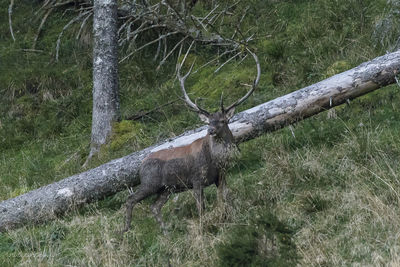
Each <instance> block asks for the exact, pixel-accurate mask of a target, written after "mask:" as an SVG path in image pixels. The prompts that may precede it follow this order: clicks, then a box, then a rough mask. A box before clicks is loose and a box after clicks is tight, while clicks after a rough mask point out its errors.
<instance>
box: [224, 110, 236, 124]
mask: <svg viewBox="0 0 400 267" xmlns="http://www.w3.org/2000/svg"><path fill="white" fill-rule="evenodd" d="M233 114H235V108H231V109H230V110H228V112H227V113H226V114H225V117H226V119H227V120H228V121H229V120H230V119H231V118H232V117H233Z"/></svg>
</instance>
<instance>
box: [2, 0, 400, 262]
mask: <svg viewBox="0 0 400 267" xmlns="http://www.w3.org/2000/svg"><path fill="white" fill-rule="evenodd" d="M385 2H386V1H383V0H381V1H376V0H375V1H372V0H371V1H357V0H351V1H348V0H335V1H332V0H319V1H311V0H310V1H272V0H271V1H255V0H254V1H250V3H251V9H250V11H251V12H249V14H250V15H249V16H248V18H247V21H245V24H246V27H247V28H248V29H250V30H252V31H254V32H257V33H258V36H259V37H260V38H259V39H258V40H257V41H256V43H255V44H254V46H255V47H257V49H258V54H259V56H260V59H261V63H262V66H263V76H262V81H261V85H260V88H259V90H258V92H257V93H256V95H255V97H252V98H251V99H249V101H248V102H247V103H246V104H245V105H244V106H243V107H241V108H242V109H245V108H247V107H250V106H252V105H255V104H258V103H261V102H264V101H266V100H268V99H273V98H275V97H277V96H280V95H283V94H285V93H288V92H291V91H293V90H295V89H298V88H301V87H303V86H305V85H308V84H311V83H314V82H316V81H319V80H321V79H323V78H325V77H328V76H330V75H333V74H335V73H337V72H341V71H343V70H346V69H348V68H351V67H353V66H356V65H357V64H359V63H360V62H363V61H365V60H368V59H370V58H373V57H375V56H378V55H380V54H383V53H384V51H385V47H380V46H378V47H374V45H373V44H374V40H373V38H372V35H373V34H372V31H373V27H374V24H375V22H376V21H378V20H379V19H380V16H381V15H382V13H383V12H384V8H385ZM7 8H8V3H7V2H6V1H3V2H1V3H0V10H2V14H3V16H0V22H1V23H0V33H1V34H0V42H1V46H0V49H1V50H0V60H1V61H0V92H1V94H2V96H3V97H2V98H1V99H0V114H1V116H0V150H1V158H0V184H1V187H0V200H2V199H7V198H10V197H14V196H16V195H18V194H21V193H24V192H26V191H28V190H31V189H34V188H37V187H39V186H41V185H45V184H47V183H50V182H52V181H55V180H58V179H61V178H63V177H67V176H69V175H71V174H73V173H77V172H79V171H81V169H80V166H81V165H82V163H83V161H84V160H85V157H86V155H87V150H88V142H89V137H90V109H91V100H90V97H91V95H90V94H91V69H90V68H91V64H90V62H91V52H90V51H91V50H90V42H88V40H90V35H91V34H90V27H89V28H87V29H86V30H85V31H84V33H83V37H81V38H80V39H79V40H78V41H74V37H75V34H76V33H77V30H78V27H76V28H73V29H71V30H70V31H69V32H67V33H66V35H65V36H64V38H63V42H62V46H61V57H60V61H59V62H58V63H57V62H54V47H55V42H56V39H57V35H58V33H59V32H60V31H61V29H62V27H63V26H64V25H65V23H66V22H68V20H69V18H70V17H69V16H71V15H72V14H70V13H69V12H67V13H65V14H64V15H63V16H61V13H54V14H52V15H50V17H49V19H48V22H47V24H46V27H45V28H44V31H43V33H42V34H41V37H40V39H39V42H38V44H37V49H40V50H42V51H43V52H42V53H28V52H23V51H21V49H23V48H30V47H31V45H32V40H33V38H34V35H35V33H36V29H37V26H38V24H39V23H40V20H39V19H38V20H37V21H36V22H35V23H30V19H29V17H32V16H33V12H34V10H35V9H37V6H35V5H33V4H31V3H30V1H20V2H19V3H18V4H16V6H15V10H14V20H13V22H14V25H13V26H14V31H15V35H16V38H17V41H16V42H15V43H14V42H13V41H12V40H11V37H10V34H9V31H8V18H7V16H6V10H7ZM199 53H201V52H199ZM147 61H148V60H146V53H145V52H144V53H143V54H142V55H140V57H137V58H133V59H132V60H131V61H130V62H128V63H127V64H125V65H123V66H121V74H120V77H121V78H120V79H121V95H122V97H121V99H122V107H123V110H122V113H123V114H124V115H125V116H128V115H130V114H133V113H135V112H138V111H140V110H142V109H143V110H149V109H151V108H153V107H154V105H155V103H159V104H161V103H165V102H166V101H169V100H173V99H175V98H176V97H177V95H178V94H179V91H178V88H177V87H176V84H174V83H173V80H172V79H171V78H170V76H168V75H169V74H170V73H169V69H170V68H169V67H168V66H167V67H166V68H164V69H163V70H162V71H160V72H158V73H155V72H154V66H153V65H152V64H151V63H146V62H147ZM171 64H173V63H171ZM245 66H246V67H245V68H243V67H241V68H237V67H236V66H235V65H234V64H233V65H230V66H227V68H225V70H224V71H223V72H221V73H220V74H219V75H216V76H215V77H213V79H209V78H208V77H209V76H210V75H212V74H211V72H212V70H211V69H205V70H204V71H203V72H201V73H200V74H198V75H197V76H196V77H194V79H192V80H191V81H189V85H191V86H190V88H191V90H192V91H194V92H196V94H198V95H200V96H201V95H205V94H206V95H209V96H211V97H210V98H209V99H208V101H207V104H208V105H210V106H212V105H214V104H215V103H216V101H217V100H218V96H219V94H220V91H219V90H215V89H212V88H219V89H220V88H222V90H225V91H227V90H228V89H231V88H233V89H234V90H233V92H229V94H230V95H232V96H233V97H235V96H237V95H240V94H241V92H240V91H239V90H238V88H239V87H238V83H239V82H237V81H238V80H239V81H242V80H241V79H242V77H245V79H246V77H248V74H249V72H250V70H251V68H252V66H251V62H249V63H248V65H245ZM247 79H249V78H247ZM210 87H211V88H210ZM397 90H398V89H397V88H396V87H395V86H391V87H388V88H385V89H382V90H379V91H378V92H375V93H372V94H369V95H367V96H364V97H362V98H360V99H357V100H355V101H353V102H352V103H351V104H350V105H345V106H341V107H338V108H336V109H335V110H334V111H331V112H329V116H328V114H327V113H322V114H320V115H318V116H315V117H313V118H310V119H308V120H306V121H303V122H300V123H298V124H297V125H295V126H294V128H293V129H292V130H293V134H294V135H295V138H294V137H293V134H292V131H291V130H290V129H288V128H286V129H282V130H280V131H278V132H275V133H272V134H268V135H265V136H263V137H260V138H258V139H256V140H253V141H250V142H247V143H246V144H243V145H241V151H242V154H241V157H240V159H239V160H238V162H237V164H236V166H235V167H234V168H233V169H232V170H231V171H230V172H229V177H228V179H229V180H228V183H229V186H230V188H231V195H230V196H231V200H230V201H229V203H228V204H227V205H226V206H223V207H219V206H217V205H216V201H215V200H216V199H215V198H216V197H215V188H213V187H210V188H207V190H206V197H207V210H206V212H205V214H204V215H203V216H202V217H201V218H199V217H198V215H197V211H196V208H195V203H194V199H193V197H192V195H191V193H190V192H186V193H182V194H180V195H179V196H178V199H177V200H176V199H174V201H172V200H171V201H169V202H168V203H167V205H166V206H165V208H164V210H163V212H164V216H165V220H166V221H167V222H168V223H169V224H170V229H171V230H170V235H168V236H163V235H161V232H160V229H159V227H158V225H157V224H156V222H155V220H154V219H153V218H152V216H151V215H150V211H149V205H148V204H149V203H150V201H144V202H143V203H141V204H139V205H138V206H137V207H136V208H135V214H134V219H133V229H132V231H130V232H129V233H128V234H127V236H126V239H125V240H124V241H120V240H117V239H116V238H115V236H114V234H113V232H114V231H115V230H116V229H119V228H120V227H121V225H122V223H123V216H124V214H123V209H121V205H122V204H123V203H124V200H125V198H126V195H127V192H122V193H120V194H117V195H116V196H114V197H110V198H108V199H106V200H104V201H101V202H99V203H95V204H92V205H88V206H86V207H84V208H82V209H80V210H76V211H71V213H70V214H69V215H68V216H66V217H65V218H63V219H59V220H56V221H53V222H49V223H48V224H45V225H40V226H28V227H25V228H23V229H19V230H16V231H12V232H10V233H6V234H1V235H0V265H1V266H15V265H31V266H32V265H34V266H35V265H40V264H41V265H43V266H47V265H48V266H63V265H78V266H87V265H90V266H99V265H100V266H124V265H128V264H131V265H146V266H147V265H155V266H159V265H167V264H168V263H170V264H172V265H173V266H200V265H211V266H215V265H219V266H235V265H236V266H242V265H244V263H249V265H250V264H252V265H253V266H257V265H267V264H270V265H271V266H279V265H281V266H287V265H294V264H296V263H299V264H301V265H304V266H309V265H338V264H343V265H347V264H355V263H359V264H361V265H378V264H388V263H392V264H396V263H397V264H398V263H399V261H400V256H399V251H398V250H399V245H398V244H399V242H398V235H399V233H400V223H399V222H400V218H399V217H400V216H399V214H400V209H399V204H400V199H399V193H398V192H399V191H400V184H399V182H398V176H399V173H400V169H399V167H398V166H399V165H398V162H399V158H400V145H399V140H398V132H399V128H400V124H399V123H398V121H399V119H400V115H399V109H400V104H399V103H400V96H399V95H398V93H397ZM171 91H172V92H173V93H171ZM225 95H227V92H225ZM196 123H198V121H197V120H196V117H195V115H194V114H191V113H190V112H188V111H187V109H185V108H184V107H183V105H182V104H181V103H176V104H174V105H171V106H168V107H166V108H164V109H162V110H161V111H160V112H158V113H155V114H152V116H151V117H150V118H147V119H145V120H143V121H139V122H133V123H132V122H127V121H124V122H122V123H120V124H118V125H116V127H115V135H114V137H113V139H112V140H111V142H110V145H109V146H107V147H105V148H104V150H103V151H102V154H101V156H100V158H99V159H98V161H96V162H95V163H93V166H94V165H96V164H99V163H101V162H105V161H108V160H109V159H111V158H115V157H118V156H122V155H125V154H127V153H129V152H131V151H134V150H136V149H140V148H142V147H145V146H147V145H149V144H151V143H153V142H156V141H158V140H162V139H164V138H166V137H169V136H174V135H175V134H178V133H180V132H182V131H183V130H184V129H187V128H191V127H193V126H194V125H195V124H196ZM175 200H176V201H175Z"/></svg>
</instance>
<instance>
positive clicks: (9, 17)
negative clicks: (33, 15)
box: [8, 0, 15, 42]
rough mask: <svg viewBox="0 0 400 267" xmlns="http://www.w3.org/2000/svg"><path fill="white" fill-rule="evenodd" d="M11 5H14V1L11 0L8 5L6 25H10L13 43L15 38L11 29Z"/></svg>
mask: <svg viewBox="0 0 400 267" xmlns="http://www.w3.org/2000/svg"><path fill="white" fill-rule="evenodd" d="M13 5H14V0H11V2H10V5H9V6H8V24H9V25H10V33H11V37H12V39H13V40H14V42H15V36H14V32H13V28H12V12H13Z"/></svg>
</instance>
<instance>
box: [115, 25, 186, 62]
mask: <svg viewBox="0 0 400 267" xmlns="http://www.w3.org/2000/svg"><path fill="white" fill-rule="evenodd" d="M177 33H179V31H174V32H169V33H166V34H163V35H161V36H160V37H158V38H157V39H154V40H153V41H150V42H148V43H147V44H144V45H142V46H141V47H139V48H137V49H135V50H134V51H132V52H131V53H129V54H128V55H127V56H125V57H124V58H123V59H121V60H120V61H119V63H122V62H124V61H125V60H126V59H128V58H130V57H131V56H132V55H133V54H135V53H136V52H137V51H139V50H142V49H143V48H145V47H146V46H149V45H151V44H154V43H155V42H158V41H159V40H160V39H163V38H165V37H168V36H170V35H173V34H177Z"/></svg>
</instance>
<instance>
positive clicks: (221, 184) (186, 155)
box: [124, 51, 261, 233]
mask: <svg viewBox="0 0 400 267" xmlns="http://www.w3.org/2000/svg"><path fill="white" fill-rule="evenodd" d="M249 52H250V53H251V54H252V55H253V57H254V59H255V61H256V64H257V77H256V79H255V80H254V83H253V86H252V89H251V90H250V91H249V92H247V94H246V95H245V96H244V97H242V98H241V99H239V100H238V101H236V102H235V103H233V104H232V105H230V106H229V107H228V108H226V109H225V108H224V106H223V103H222V98H221V110H220V111H218V112H215V113H212V114H210V113H208V112H207V111H206V110H204V109H202V108H201V107H199V106H198V105H197V104H195V103H193V102H192V101H191V100H190V98H189V96H188V95H187V93H186V90H185V86H184V82H185V79H186V78H187V77H188V75H189V74H190V71H191V69H190V70H189V72H188V73H187V74H186V75H185V76H183V77H182V76H181V75H180V67H179V68H178V78H179V81H180V85H181V89H182V92H183V95H184V98H185V102H186V103H187V104H188V106H190V107H191V108H192V109H193V110H194V111H196V112H197V113H198V114H199V117H200V119H201V120H203V121H204V122H205V123H207V124H208V133H207V135H206V136H205V137H203V138H200V139H198V140H196V141H194V142H193V143H191V144H189V145H186V146H182V147H176V148H171V149H163V150H160V151H156V152H154V153H151V154H150V155H148V156H147V157H146V158H145V159H144V160H143V162H142V165H141V166H140V169H139V176H140V185H139V187H138V188H137V189H136V191H135V192H134V193H133V194H131V195H129V197H128V200H127V203H126V209H127V214H126V224H125V228H124V232H125V231H128V230H129V227H130V224H131V219H132V209H133V207H134V205H135V204H136V203H138V202H140V201H141V200H143V199H145V198H147V197H149V196H151V195H157V196H158V197H157V200H156V201H155V202H154V204H153V205H152V207H151V210H152V211H153V213H154V215H155V217H156V219H157V221H158V222H159V223H160V224H161V227H162V229H163V230H164V233H165V226H164V222H163V221H162V217H161V208H162V206H163V205H164V204H165V202H166V201H167V200H168V197H169V195H170V194H171V193H177V192H182V191H186V190H188V189H193V191H194V196H195V199H196V205H197V208H198V210H199V213H200V215H201V214H202V211H203V209H204V196H203V188H204V187H206V186H209V185H212V184H215V185H216V186H218V198H219V199H221V200H225V198H226V182H225V171H226V169H227V168H228V167H229V165H230V164H231V162H232V158H233V157H234V156H235V154H236V152H237V151H238V149H237V147H236V145H235V143H234V138H233V135H232V132H231V131H230V129H229V127H228V123H229V120H230V119H231V118H232V116H233V114H234V111H235V107H236V106H237V105H239V104H240V103H242V102H243V101H244V100H246V99H247V98H248V97H249V96H250V95H251V93H252V92H253V91H254V90H255V88H256V85H257V84H258V81H259V78H260V72H261V71H260V65H259V62H258V58H257V56H256V55H255V54H253V53H252V52H251V51H249ZM192 67H193V65H192Z"/></svg>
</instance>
